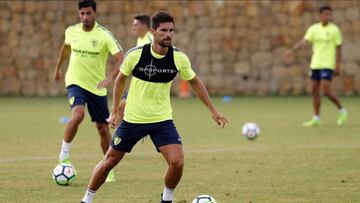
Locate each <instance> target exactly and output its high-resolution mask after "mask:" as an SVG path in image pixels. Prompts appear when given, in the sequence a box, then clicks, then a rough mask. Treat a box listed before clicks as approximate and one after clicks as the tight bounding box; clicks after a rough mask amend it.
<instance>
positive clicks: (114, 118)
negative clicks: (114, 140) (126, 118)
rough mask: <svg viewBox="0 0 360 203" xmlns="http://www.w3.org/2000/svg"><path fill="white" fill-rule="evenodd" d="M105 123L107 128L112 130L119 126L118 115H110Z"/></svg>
mask: <svg viewBox="0 0 360 203" xmlns="http://www.w3.org/2000/svg"><path fill="white" fill-rule="evenodd" d="M106 121H107V122H108V124H109V126H110V127H111V128H113V129H114V128H116V127H118V126H119V122H120V115H119V114H118V113H111V114H110V116H109V118H108V119H106Z"/></svg>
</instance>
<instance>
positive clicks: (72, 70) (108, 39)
mask: <svg viewBox="0 0 360 203" xmlns="http://www.w3.org/2000/svg"><path fill="white" fill-rule="evenodd" d="M78 6H79V17H80V21H81V23H78V24H75V25H72V26H69V27H68V28H67V29H66V31H65V42H64V44H63V45H62V47H61V50H60V54H59V59H58V63H57V66H56V70H55V76H54V77H55V81H56V82H60V81H61V80H62V78H63V74H62V70H61V65H62V64H63V62H64V60H65V59H67V58H68V57H69V56H70V60H69V66H68V69H67V72H66V75H65V84H66V88H67V92H68V100H69V103H70V106H71V118H70V121H69V122H68V123H67V125H66V127H65V132H64V140H63V143H62V147H61V151H60V154H59V162H60V163H70V159H69V157H70V145H71V142H72V141H73V139H74V138H75V135H76V132H77V129H78V127H79V125H80V123H81V122H82V121H83V119H84V114H85V105H87V108H88V112H89V114H90V116H91V121H93V122H95V125H96V129H97V131H98V133H99V135H100V145H101V148H102V151H103V153H104V154H105V153H106V151H107V149H108V147H109V145H110V141H111V135H110V130H109V126H108V124H107V121H106V119H107V118H108V117H109V110H108V104H107V89H106V88H107V87H108V86H109V85H110V83H111V82H112V81H113V79H114V78H115V77H116V75H117V74H118V72H119V70H118V67H119V66H120V64H121V62H122V59H123V53H122V48H121V46H120V45H119V43H118V42H117V40H116V39H115V38H114V36H113V35H112V33H110V32H109V31H108V30H107V29H106V28H104V27H103V26H101V25H100V24H98V23H97V22H96V2H95V1H94V0H81V1H79V5H78ZM109 54H111V55H113V57H114V58H115V66H114V69H113V70H112V72H111V73H110V74H109V75H108V76H107V77H105V72H106V62H107V57H108V55H109ZM107 181H109V182H112V181H115V177H114V173H113V172H110V173H109V176H108V179H107Z"/></svg>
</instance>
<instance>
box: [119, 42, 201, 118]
mask: <svg viewBox="0 0 360 203" xmlns="http://www.w3.org/2000/svg"><path fill="white" fill-rule="evenodd" d="M145 47H147V50H148V51H145V50H146V49H145ZM149 47H150V48H149ZM120 71H121V72H122V73H123V74H124V75H126V76H129V75H132V77H131V82H130V87H129V92H128V96H127V100H126V107H125V116H124V120H125V121H127V122H130V123H154V122H161V121H165V120H170V119H172V108H171V104H170V88H171V84H172V80H173V78H174V77H175V76H176V74H177V73H179V74H180V76H181V79H183V80H191V79H193V78H194V77H195V72H194V71H193V69H192V67H191V64H190V61H189V59H188V57H187V56H186V55H185V54H184V53H183V52H181V51H179V50H178V49H177V48H175V47H171V48H169V52H168V54H167V55H165V56H163V55H159V54H156V53H155V52H154V51H153V50H152V47H151V46H150V44H147V45H144V46H140V47H135V48H133V49H130V50H129V51H128V53H127V54H126V56H125V59H124V62H123V64H122V66H121V68H120Z"/></svg>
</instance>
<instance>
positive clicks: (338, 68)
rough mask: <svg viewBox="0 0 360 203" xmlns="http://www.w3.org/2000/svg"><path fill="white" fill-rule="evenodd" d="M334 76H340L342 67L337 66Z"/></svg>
mask: <svg viewBox="0 0 360 203" xmlns="http://www.w3.org/2000/svg"><path fill="white" fill-rule="evenodd" d="M334 75H335V76H338V75H340V65H336V67H335V70H334Z"/></svg>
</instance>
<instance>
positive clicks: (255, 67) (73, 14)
mask: <svg viewBox="0 0 360 203" xmlns="http://www.w3.org/2000/svg"><path fill="white" fill-rule="evenodd" d="M325 3H328V4H329V5H331V6H332V7H333V9H334V12H333V19H334V22H335V23H337V24H338V25H339V27H340V28H341V30H342V32H343V36H344V44H343V63H342V67H343V69H342V75H341V76H340V77H336V78H335V79H334V83H333V87H334V88H335V89H336V91H337V92H338V93H340V94H345V95H352V94H359V93H360V54H359V53H358V51H360V13H359V12H360V1H308V0H306V1H305V0H304V1H288V2H286V1H271V0H263V1H226V0H214V1H186V0H183V1H100V0H98V14H99V16H98V19H97V20H98V22H99V23H100V24H102V25H104V26H105V27H107V28H108V29H109V30H110V31H112V32H113V33H114V34H115V36H116V37H117V39H118V40H119V42H120V44H121V45H122V46H123V48H124V49H125V50H127V49H129V48H131V47H132V46H133V45H134V44H135V37H134V36H133V35H132V33H131V23H132V17H133V16H134V15H135V14H138V13H145V14H150V15H151V14H153V13H154V12H155V11H157V10H168V11H170V12H171V13H172V14H173V15H174V17H175V28H176V35H175V41H174V44H175V45H176V46H177V47H178V48H180V49H181V50H183V51H184V52H186V53H187V54H188V55H189V57H190V59H191V61H192V64H193V67H194V69H195V70H196V72H197V73H198V75H199V76H200V77H201V78H202V79H203V81H204V83H205V84H206V86H207V87H208V90H209V92H210V93H211V94H229V95H269V94H276V95H299V94H304V93H308V92H309V85H308V79H307V72H308V65H309V60H310V57H311V49H310V47H309V48H305V49H302V50H301V51H298V52H297V53H296V55H295V56H294V57H293V58H291V59H289V60H286V61H285V60H283V58H282V54H283V53H284V51H285V50H286V49H287V48H289V47H290V46H291V45H293V44H294V43H295V42H296V41H298V40H299V39H301V38H302V36H303V35H304V33H305V31H306V29H307V28H308V27H309V26H310V25H311V24H312V23H314V22H316V21H318V8H319V6H320V5H322V4H325ZM77 15H78V14H77V1H0V95H29V96H32V95H37V96H55V95H62V94H64V93H65V88H64V84H57V83H55V82H54V81H53V71H54V68H55V65H56V61H57V57H58V53H59V49H60V47H61V44H62V42H63V40H64V30H65V28H66V27H67V26H68V25H71V24H74V23H77V22H78V18H77ZM64 68H65V67H64ZM177 84H178V83H177V82H175V83H174V85H175V86H174V88H173V91H174V92H176V91H177Z"/></svg>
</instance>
